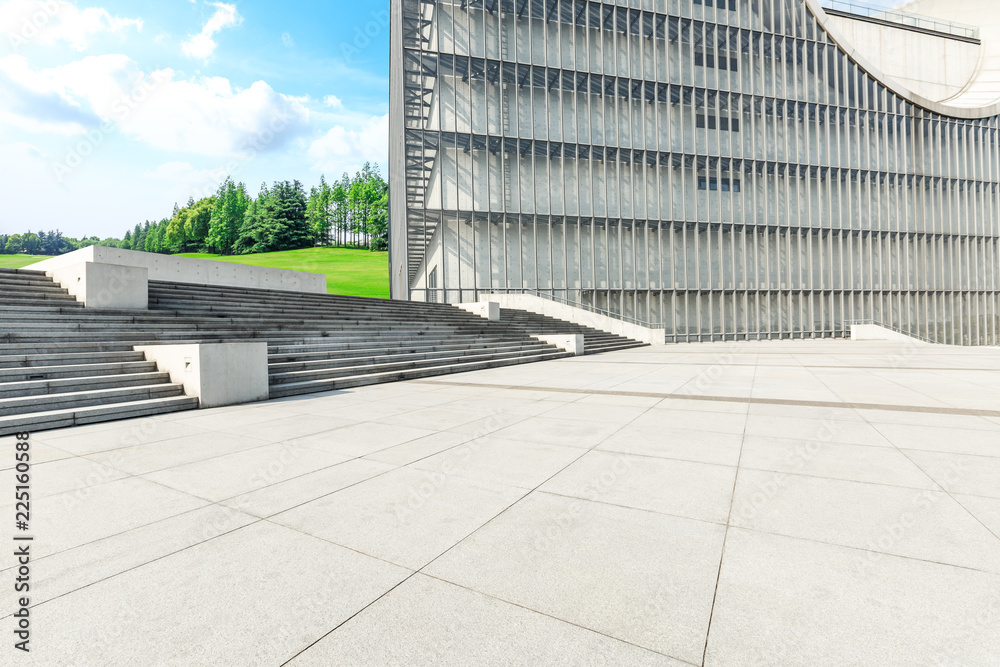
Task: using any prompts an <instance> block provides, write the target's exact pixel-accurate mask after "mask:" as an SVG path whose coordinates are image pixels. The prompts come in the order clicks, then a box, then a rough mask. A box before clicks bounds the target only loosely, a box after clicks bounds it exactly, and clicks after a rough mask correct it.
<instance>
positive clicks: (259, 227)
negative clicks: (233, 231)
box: [233, 183, 274, 255]
mask: <svg viewBox="0 0 1000 667" xmlns="http://www.w3.org/2000/svg"><path fill="white" fill-rule="evenodd" d="M270 198H271V193H270V191H269V190H268V189H267V184H266V183H264V184H262V185H261V186H260V193H259V194H258V195H257V199H254V200H252V201H251V202H250V205H249V206H248V207H247V212H246V215H245V216H244V218H243V224H242V225H240V232H239V237H238V238H237V239H236V243H235V244H233V250H234V252H236V253H237V254H240V255H245V254H249V253H254V252H264V251H265V249H266V248H268V247H270V245H271V243H273V236H274V220H273V219H272V218H270V217H269V216H268V215H267V211H266V209H267V208H268V206H267V204H268V201H269V200H270Z"/></svg>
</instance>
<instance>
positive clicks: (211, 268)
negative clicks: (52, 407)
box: [25, 246, 326, 294]
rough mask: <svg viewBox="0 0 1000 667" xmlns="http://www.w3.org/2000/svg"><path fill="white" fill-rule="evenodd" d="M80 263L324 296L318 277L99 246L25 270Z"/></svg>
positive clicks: (173, 278)
mask: <svg viewBox="0 0 1000 667" xmlns="http://www.w3.org/2000/svg"><path fill="white" fill-rule="evenodd" d="M83 262H94V263H96V264H114V265H118V266H134V267H138V268H144V269H146V270H147V271H148V276H149V280H170V281H173V282H178V283H191V284H195V285H219V286H227V287H249V288H256V289H274V290H288V291H292V292H307V293H311V294H326V276H325V275H323V274H321V273H306V272H304V271H288V270H286V269H268V268H263V267H258V266H246V265H244V264H231V263H229V262H215V261H212V260H208V259H192V258H190V257H174V256H172V255H158V254H155V253H150V252H137V251H134V250H121V249H119V248H105V247H103V246H90V247H89V248H83V249H81V250H76V251H74V252H71V253H67V254H65V255H59V256H58V257H53V258H51V259H46V260H44V261H41V262H38V263H36V264H32V265H31V266H28V267H25V268H29V269H33V270H37V271H45V272H49V271H54V270H56V269H61V268H65V267H67V266H71V265H74V264H82V263H83Z"/></svg>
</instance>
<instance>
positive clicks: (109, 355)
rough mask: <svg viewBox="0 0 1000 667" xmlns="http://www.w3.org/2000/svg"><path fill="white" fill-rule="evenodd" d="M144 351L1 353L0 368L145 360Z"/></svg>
mask: <svg viewBox="0 0 1000 667" xmlns="http://www.w3.org/2000/svg"><path fill="white" fill-rule="evenodd" d="M144 360H145V357H144V356H143V354H142V352H131V351H123V352H67V353H63V354H0V369H5V368H38V367H39V366H72V365H74V364H96V363H107V364H112V363H123V362H127V361H144Z"/></svg>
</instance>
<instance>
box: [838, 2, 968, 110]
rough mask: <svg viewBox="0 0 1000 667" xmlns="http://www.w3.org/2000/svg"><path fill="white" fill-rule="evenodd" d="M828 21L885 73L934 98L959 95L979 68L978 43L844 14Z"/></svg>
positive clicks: (916, 91) (937, 100)
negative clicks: (854, 17)
mask: <svg viewBox="0 0 1000 667" xmlns="http://www.w3.org/2000/svg"><path fill="white" fill-rule="evenodd" d="M829 21H830V23H831V25H833V26H834V27H835V28H836V29H837V30H838V31H839V32H840V34H841V35H843V36H844V37H845V38H846V39H847V40H848V41H849V42H850V43H851V45H853V46H854V48H855V49H856V50H857V52H858V53H860V54H861V55H863V56H864V57H865V58H866V59H867V60H868V61H869V62H870V63H872V64H873V65H875V66H876V67H878V68H879V69H880V70H881V71H882V72H883V73H885V74H886V75H888V76H890V77H892V78H893V79H895V80H896V81H898V82H899V83H901V84H903V85H904V86H906V87H907V88H909V89H910V90H912V91H913V92H915V93H917V94H918V95H923V96H924V97H926V98H928V99H931V100H934V101H935V102H941V101H944V100H947V99H949V98H951V97H953V96H955V95H957V94H958V93H959V92H961V91H962V90H963V88H965V86H966V84H968V83H969V82H970V81H971V80H972V79H973V78H974V77H975V76H976V74H977V73H978V71H979V58H980V52H981V51H982V48H983V47H982V46H981V45H979V44H972V43H970V42H963V41H960V40H957V39H948V38H946V37H938V36H936V35H928V34H924V33H920V32H915V31H913V30H907V29H905V28H894V27H889V26H885V25H881V24H878V23H872V22H870V21H863V20H856V19H849V18H845V17H842V16H833V15H830V16H829Z"/></svg>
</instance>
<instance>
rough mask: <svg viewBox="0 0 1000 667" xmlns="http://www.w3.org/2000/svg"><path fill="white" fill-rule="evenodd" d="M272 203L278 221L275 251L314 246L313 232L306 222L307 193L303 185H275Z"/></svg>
mask: <svg viewBox="0 0 1000 667" xmlns="http://www.w3.org/2000/svg"><path fill="white" fill-rule="evenodd" d="M271 201H272V202H273V205H274V218H275V220H276V221H277V225H276V232H275V238H274V243H275V247H274V248H273V249H274V250H295V249H297V248H308V247H309V246H311V245H313V238H314V237H313V235H312V230H310V229H309V223H308V222H307V221H306V193H305V189H304V188H303V187H302V183H300V182H299V181H294V182H292V183H289V182H288V181H281V182H280V183H275V184H274V189H273V190H272V191H271Z"/></svg>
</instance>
